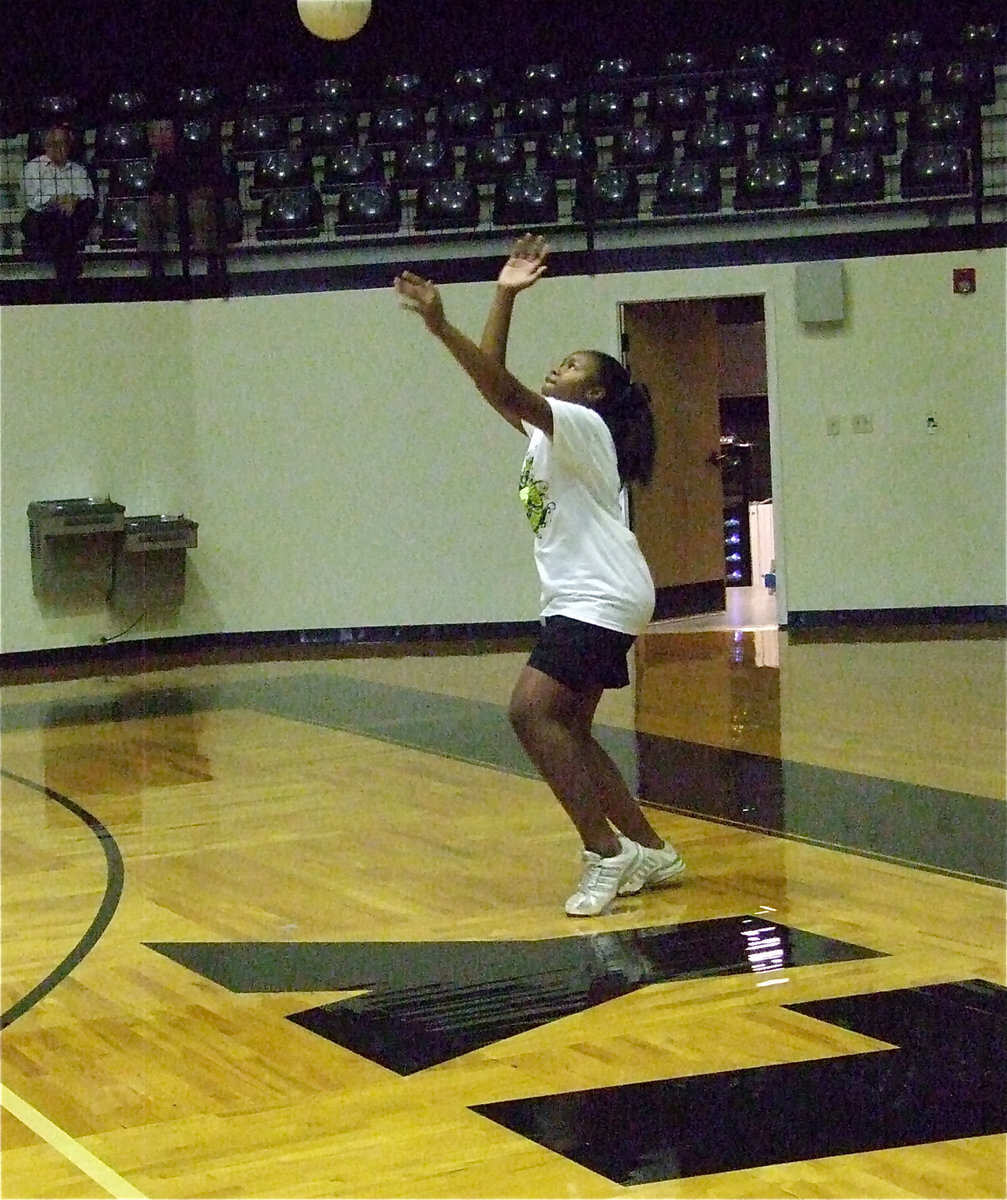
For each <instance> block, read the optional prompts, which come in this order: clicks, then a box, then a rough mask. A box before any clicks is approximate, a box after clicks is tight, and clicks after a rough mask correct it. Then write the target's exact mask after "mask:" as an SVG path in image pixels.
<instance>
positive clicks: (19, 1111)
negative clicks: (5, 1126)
mask: <svg viewBox="0 0 1007 1200" xmlns="http://www.w3.org/2000/svg"><path fill="white" fill-rule="evenodd" d="M0 1103H2V1105H3V1107H4V1108H5V1109H7V1111H8V1112H9V1113H10V1114H11V1115H12V1116H14V1117H17V1119H18V1120H19V1121H20V1122H21V1123H22V1124H23V1125H27V1126H28V1128H29V1129H30V1130H31V1131H32V1132H33V1133H37V1134H38V1136H39V1137H40V1138H41V1139H42V1140H43V1141H44V1142H47V1143H48V1144H49V1145H50V1146H52V1148H53V1149H54V1150H55V1151H56V1152H57V1153H58V1154H62V1155H63V1157H64V1158H65V1159H67V1160H68V1161H69V1162H72V1163H73V1165H74V1166H75V1167H77V1168H79V1169H80V1170H81V1171H83V1172H84V1174H85V1175H87V1177H88V1178H89V1179H93V1180H94V1182H95V1183H97V1184H99V1185H100V1186H101V1187H103V1188H104V1189H105V1191H106V1192H108V1193H109V1194H110V1195H112V1196H114V1197H115V1198H116V1200H146V1197H145V1196H144V1194H143V1192H138V1191H137V1190H136V1188H135V1187H133V1185H132V1184H131V1183H127V1182H126V1180H125V1179H123V1178H122V1176H121V1175H116V1173H115V1172H114V1171H113V1170H112V1168H111V1167H107V1166H105V1164H104V1163H103V1162H102V1161H101V1159H100V1158H95V1156H94V1155H93V1154H92V1153H91V1151H90V1150H85V1149H84V1147H83V1146H82V1145H80V1143H79V1142H76V1141H74V1139H73V1138H72V1137H71V1136H70V1135H69V1134H68V1133H64V1131H63V1130H62V1129H60V1127H59V1126H58V1125H54V1124H53V1123H52V1121H50V1120H49V1118H48V1117H43V1116H42V1114H41V1113H40V1112H39V1111H38V1110H37V1109H34V1108H32V1106H31V1105H30V1104H27V1103H26V1102H25V1101H24V1100H22V1099H21V1098H20V1097H19V1096H15V1095H14V1093H13V1092H12V1091H11V1090H10V1088H8V1087H5V1086H4V1085H3V1084H2V1083H0Z"/></svg>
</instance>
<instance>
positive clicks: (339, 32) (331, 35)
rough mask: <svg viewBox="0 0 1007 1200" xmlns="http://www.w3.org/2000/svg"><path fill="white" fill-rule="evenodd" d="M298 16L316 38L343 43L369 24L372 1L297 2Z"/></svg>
mask: <svg viewBox="0 0 1007 1200" xmlns="http://www.w3.org/2000/svg"><path fill="white" fill-rule="evenodd" d="M297 14H298V16H299V17H300V18H301V21H302V22H303V24H304V27H305V28H306V29H307V30H308V31H309V32H310V33H313V34H314V35H315V36H316V37H320V38H325V39H326V41H330V42H341V41H345V39H346V38H351V37H353V35H354V34H355V33H359V32H360V31H361V29H363V27H364V26H365V25H366V24H367V18H368V17H369V16H370V15H371V0H297Z"/></svg>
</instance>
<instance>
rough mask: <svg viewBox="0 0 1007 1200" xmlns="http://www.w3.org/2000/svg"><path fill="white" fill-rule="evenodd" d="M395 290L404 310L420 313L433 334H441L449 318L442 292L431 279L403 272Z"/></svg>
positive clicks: (397, 278) (397, 277)
mask: <svg viewBox="0 0 1007 1200" xmlns="http://www.w3.org/2000/svg"><path fill="white" fill-rule="evenodd" d="M395 290H396V292H397V293H398V295H399V301H400V303H401V305H402V307H403V308H407V309H409V311H410V312H415V313H419V315H420V316H421V317H422V318H423V324H424V325H426V327H427V329H429V330H430V332H431V333H440V331H441V330H442V329H443V328H444V326H445V324H446V322H447V318H446V317H445V316H444V304H443V302H442V301H441V296H440V292H438V290H437V288H436V287H434V285H433V284H432V283H431V282H430V280H429V279H423V278H422V277H421V276H419V275H416V274H414V273H413V272H412V271H403V272H402V274H401V275H397V276H396V278H395Z"/></svg>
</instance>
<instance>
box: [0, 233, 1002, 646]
mask: <svg viewBox="0 0 1007 1200" xmlns="http://www.w3.org/2000/svg"><path fill="white" fill-rule="evenodd" d="M1005 261H1007V255H1005V253H1004V251H1002V250H996V251H986V252H983V253H973V254H965V255H949V254H943V255H923V256H912V257H905V258H880V259H863V260H853V261H847V262H846V264H845V268H844V269H845V280H846V289H847V297H848V310H847V319H846V321H845V322H844V323H843V325H841V326H837V327H835V328H832V327H822V328H817V327H811V326H804V325H801V323H800V322H799V321H798V320H797V317H796V312H795V309H794V300H793V291H794V286H793V277H794V267H793V265H790V264H780V265H764V266H749V267H726V268H715V269H703V270H690V271H677V272H676V271H661V272H643V273H639V274H628V275H605V276H598V277H590V278H588V277H563V276H561V275H559V274H557V275H555V276H547V277H546V279H545V280H543V281H542V283H541V284H540V285H538V286H537V287H536V288H534V289H532V290H531V291H530V292H528V293H526V294H525V295H524V296H522V297H521V298H520V299H519V301H518V308H517V313H516V316H515V320H514V326H513V330H512V345H513V352H512V356H511V365H512V367H513V369H514V370H515V372H516V373H517V374H518V375H519V376H520V377H521V378H523V379H525V380H526V381H527V382H529V383H536V382H537V381H539V380H540V379H541V378H542V376H543V374H544V373H545V370H546V369H547V368H548V366H549V365H551V363H552V362H553V361H554V360H555V359H556V358H557V356H560V355H562V354H564V353H566V352H567V351H569V350H571V349H575V348H579V347H586V346H597V347H599V348H601V349H604V350H608V351H610V352H614V353H618V319H617V314H618V305H619V304H620V303H621V302H624V301H638V300H651V299H655V300H660V299H676V298H683V299H684V298H696V297H717V296H730V295H744V294H747V295H751V294H764V295H765V297H766V338H767V354H768V359H769V363H768V372H767V382H768V390H769V393H770V407H771V417H772V425H773V428H772V434H773V442H774V445H773V452H774V489H773V490H774V500H775V503H774V509H775V512H776V517H777V547H778V550H777V559H778V566H779V568H780V572H781V585H782V587H783V588H784V589H785V594H786V597H787V602H788V604H789V608H790V609H791V610H797V609H830V608H873V607H884V608H888V607H901V606H929V605H967V604H1002V603H1003V602H1004V575H1005V565H1004V541H1005V537H1004V491H1005V481H1004V442H1005V433H1004V391H1005V367H1004V326H1005V314H1004V288H1005ZM962 265H974V266H977V268H978V271H979V290H978V292H977V294H976V295H975V296H971V297H956V296H953V295H952V294H951V287H950V279H951V269H952V266H962ZM489 288H490V285H489V283H486V284H458V285H453V286H450V287H448V288H446V289H445V297H446V302H447V306H448V312H449V315H450V316H451V317H452V319H454V320H455V321H456V323H457V324H459V325H460V326H461V327H462V328H464V329H466V330H467V331H468V332H470V333H472V334H473V335H475V336H478V332H479V329H480V327H481V323H482V318H483V315H484V312H485V305H486V303H487V301H488V299H489V294H490V292H489ZM0 339H2V357H0V454H2V561H0V570H2V578H0V583H2V594H0V599H2V649H3V650H4V651H5V652H11V651H18V650H33V649H43V648H47V647H55V646H66V645H82V644H89V643H93V642H96V641H97V640H98V638H99V637H101V636H102V635H106V636H108V635H110V634H112V633H116V632H118V628H117V626H118V625H119V624H120V623H121V622H120V620H119V618H115V619H113V618H112V617H110V616H109V615H108V614H106V613H105V612H104V610H103V609H101V608H98V609H95V610H94V611H91V612H86V613H81V614H76V615H58V614H57V615H48V614H46V613H44V612H43V611H42V609H41V608H40V606H39V604H38V602H37V601H36V599H35V597H34V596H33V595H32V591H31V572H30V563H29V557H28V537H27V521H26V517H25V510H26V508H27V505H28V503H29V502H30V501H32V500H39V499H56V498H61V497H68V496H81V495H88V494H95V495H105V494H110V495H111V496H112V498H113V499H116V500H118V501H120V502H121V503H123V504H125V505H126V506H127V512H128V513H129V514H130V515H133V514H139V513H144V512H184V513H185V514H186V515H187V516H190V517H192V518H193V519H194V520H196V521H197V522H198V523H199V546H198V548H196V549H195V550H192V551H190V552H189V554H188V580H187V592H186V602H185V604H184V605H183V607H182V609H181V610H180V612H179V613H178V614H177V616H176V617H175V618H174V619H173V620H171V621H170V622H169V623H166V622H165V620H164V619H161V623H160V624H159V625H156V626H155V625H153V624H152V623H150V622H148V623H147V625H145V626H144V625H141V626H140V627H138V628H137V630H136V631H135V632H134V633H133V634H132V635H130V636H134V637H143V636H154V635H158V634H194V633H212V632H220V631H226V632H235V631H245V630H272V629H301V628H333V627H343V626H356V625H389V624H441V623H450V622H469V621H471V622H480V621H509V620H527V619H530V618H532V617H534V616H535V614H536V611H537V586H536V583H535V579H534V572H533V570H532V566H531V547H530V534H529V532H528V530H527V528H526V526H525V524H524V518H523V516H522V515H521V511H520V508H519V505H518V503H517V500H516V494H515V493H516V478H517V471H518V469H519V466H520V459H521V454H522V449H523V445H522V441H521V438H520V437H519V436H518V435H517V434H515V432H514V431H513V430H511V429H510V428H509V427H508V426H507V425H506V424H505V423H504V422H502V421H501V420H500V418H499V417H497V416H496V415H495V414H493V413H492V412H491V411H489V410H488V409H487V408H485V406H483V405H482V404H481V402H480V401H478V399H477V398H475V397H474V395H473V392H472V389H471V388H470V386H469V385H468V384H467V382H466V380H465V379H464V377H462V376H461V374H460V372H459V371H458V370H457V368H455V367H454V365H453V363H452V362H451V361H450V360H449V359H448V357H447V355H446V354H445V352H444V351H443V349H442V348H441V347H440V346H439V345H438V344H437V343H436V342H434V341H433V339H431V338H429V336H428V335H426V333H425V332H424V330H423V328H422V326H421V324H420V322H419V321H418V320H417V319H416V318H415V317H414V316H412V315H411V314H406V313H403V312H402V311H400V310H399V308H398V306H397V304H396V303H395V299H394V296H393V295H392V293H391V291H390V290H389V289H382V290H380V291H351V292H336V293H325V294H306V295H293V296H282V297H267V298H263V297H257V298H249V299H240V298H238V299H233V300H229V301H218V300H214V301H199V302H193V303H189V304H131V305H92V306H84V305H66V306H51V307H48V306H36V307H15V308H8V309H5V310H4V311H3V312H2V314H0ZM714 369H715V366H714ZM931 411H933V412H936V414H937V415H938V418H939V431H938V433H937V434H929V435H928V434H927V433H926V432H925V417H926V415H929V414H930V413H931ZM857 413H866V414H867V415H870V416H871V417H872V419H873V425H874V432H873V433H872V434H869V435H863V434H853V433H852V432H851V430H850V421H851V418H852V416H853V415H854V414H857ZM827 416H839V417H840V423H841V433H840V435H839V436H837V437H829V436H828V435H827V434H826V432H825V428H826V417H827Z"/></svg>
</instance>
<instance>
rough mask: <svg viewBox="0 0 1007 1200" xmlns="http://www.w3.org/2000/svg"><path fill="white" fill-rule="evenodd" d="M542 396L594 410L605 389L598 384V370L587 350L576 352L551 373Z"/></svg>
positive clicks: (544, 384)
mask: <svg viewBox="0 0 1007 1200" xmlns="http://www.w3.org/2000/svg"><path fill="white" fill-rule="evenodd" d="M542 395H543V396H551V397H552V398H553V399H554V400H567V401H569V402H570V403H571V404H582V405H583V406H584V407H585V408H593V407H594V405H595V404H597V402H598V401H599V400H601V399H603V398H604V395H605V389H604V388H603V387H602V386H601V385H600V384H599V382H598V368H597V364H596V363H595V361H594V357H593V355H592V354H591V353H590V352H589V351H587V350H575V351H574V353H573V354H568V355H567V356H566V358H564V359H563V361H562V362H561V363H560V364H559V366H557V367H553V369H552V370H551V371H550V372H549V374H548V375H546V377H545V382H544V383H543V384H542Z"/></svg>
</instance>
